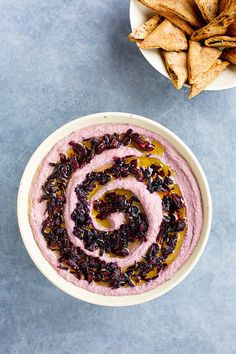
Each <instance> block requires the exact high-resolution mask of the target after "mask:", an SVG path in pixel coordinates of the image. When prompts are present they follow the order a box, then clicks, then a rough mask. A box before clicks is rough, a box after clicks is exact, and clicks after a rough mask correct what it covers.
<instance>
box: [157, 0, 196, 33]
mask: <svg viewBox="0 0 236 354" xmlns="http://www.w3.org/2000/svg"><path fill="white" fill-rule="evenodd" d="M155 11H156V12H157V13H158V15H160V16H162V17H165V18H166V19H167V20H169V21H170V22H171V23H173V25H175V26H176V27H178V28H179V29H181V31H183V32H185V33H187V34H188V35H189V36H191V34H192V33H193V31H194V30H193V28H192V27H191V25H190V24H189V23H188V22H187V21H185V20H183V19H182V18H181V17H179V16H177V15H175V14H174V13H173V12H171V11H170V10H167V9H166V8H163V7H162V6H160V5H156V6H155Z"/></svg>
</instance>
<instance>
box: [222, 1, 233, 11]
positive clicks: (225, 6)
mask: <svg viewBox="0 0 236 354" xmlns="http://www.w3.org/2000/svg"><path fill="white" fill-rule="evenodd" d="M231 3H232V0H220V1H219V13H221V12H223V11H225V10H226V9H227V8H229V6H230V5H231Z"/></svg>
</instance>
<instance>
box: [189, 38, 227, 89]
mask: <svg viewBox="0 0 236 354" xmlns="http://www.w3.org/2000/svg"><path fill="white" fill-rule="evenodd" d="M220 55H221V50H219V49H216V48H208V47H206V46H202V45H201V44H200V43H199V42H194V41H189V50H188V68H189V77H188V81H189V83H190V84H193V83H194V82H195V81H197V80H198V78H199V77H200V76H201V75H202V74H203V73H204V72H205V71H207V70H208V69H209V68H210V67H211V65H212V64H213V63H214V62H215V61H216V59H217V58H219V57H220Z"/></svg>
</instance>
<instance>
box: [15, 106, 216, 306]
mask: <svg viewBox="0 0 236 354" xmlns="http://www.w3.org/2000/svg"><path fill="white" fill-rule="evenodd" d="M17 215H18V223H19V228H20V233H21V236H22V239H23V242H24V244H25V247H26V249H27V251H28V253H29V255H30V257H31V258H32V260H33V262H34V263H35V265H36V266H37V267H38V269H39V270H40V271H41V272H42V273H43V274H44V275H45V276H46V278H47V279H48V280H49V281H51V282H52V283H53V284H54V285H55V286H57V287H58V288H60V289H61V290H63V291H64V292H66V293H67V294H69V295H71V296H73V297H75V298H77V299H80V300H83V301H86V302H89V303H93V304H98V305H104V306H128V305H134V304H139V303H143V302H146V301H149V300H152V299H154V298H157V297H159V296H161V295H163V294H164V293H166V292H168V291H169V290H171V289H172V288H174V287H175V286H176V285H177V284H179V283H180V282H181V281H182V280H183V279H184V278H185V277H186V276H187V275H188V274H189V273H190V272H191V270H192V269H193V267H194V266H195V265H196V263H197V261H198V260H199V258H200V256H201V254H202V252H203V250H204V248H205V245H206V242H207V239H208V236H209V232H210V226H211V218H212V203H211V195H210V190H209V186H208V183H207V179H206V177H205V175H204V172H203V170H202V168H201V166H200V164H199V162H198V161H197V159H196V157H195V156H194V154H193V153H192V152H191V151H190V149H189V148H188V147H187V146H186V145H185V144H184V143H183V142H182V141H181V140H180V139H179V138H178V137H177V136H176V135H175V134H174V133H172V132H171V131H170V130H168V129H167V128H165V127H164V126H162V125H161V124H159V123H156V122H154V121H152V120H150V119H147V118H144V117H141V116H137V115H134V114H129V113H119V112H107V113H97V114H92V115H89V116H86V117H81V118H78V119H75V120H73V121H71V122H69V123H67V124H65V125H64V126H62V127H61V128H59V129H57V130H56V131H55V132H53V133H52V134H51V135H50V136H49V137H48V138H47V139H45V140H44V141H43V142H42V144H41V145H40V146H39V147H38V148H37V150H36V151H35V152H34V154H33V155H32V157H31V158H30V160H29V162H28V164H27V166H26V168H25V171H24V173H23V176H22V179H21V182H20V186H19V191H18V200H17Z"/></svg>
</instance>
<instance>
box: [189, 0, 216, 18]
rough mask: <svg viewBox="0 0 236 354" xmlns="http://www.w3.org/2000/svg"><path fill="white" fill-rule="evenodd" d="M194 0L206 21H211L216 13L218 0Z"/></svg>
mask: <svg viewBox="0 0 236 354" xmlns="http://www.w3.org/2000/svg"><path fill="white" fill-rule="evenodd" d="M195 2H196V4H197V6H198V7H199V10H200V11H201V14H202V17H203V18H204V20H205V21H206V22H211V21H212V20H213V19H214V18H215V17H216V16H217V15H218V2H219V1H218V0H195Z"/></svg>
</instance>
